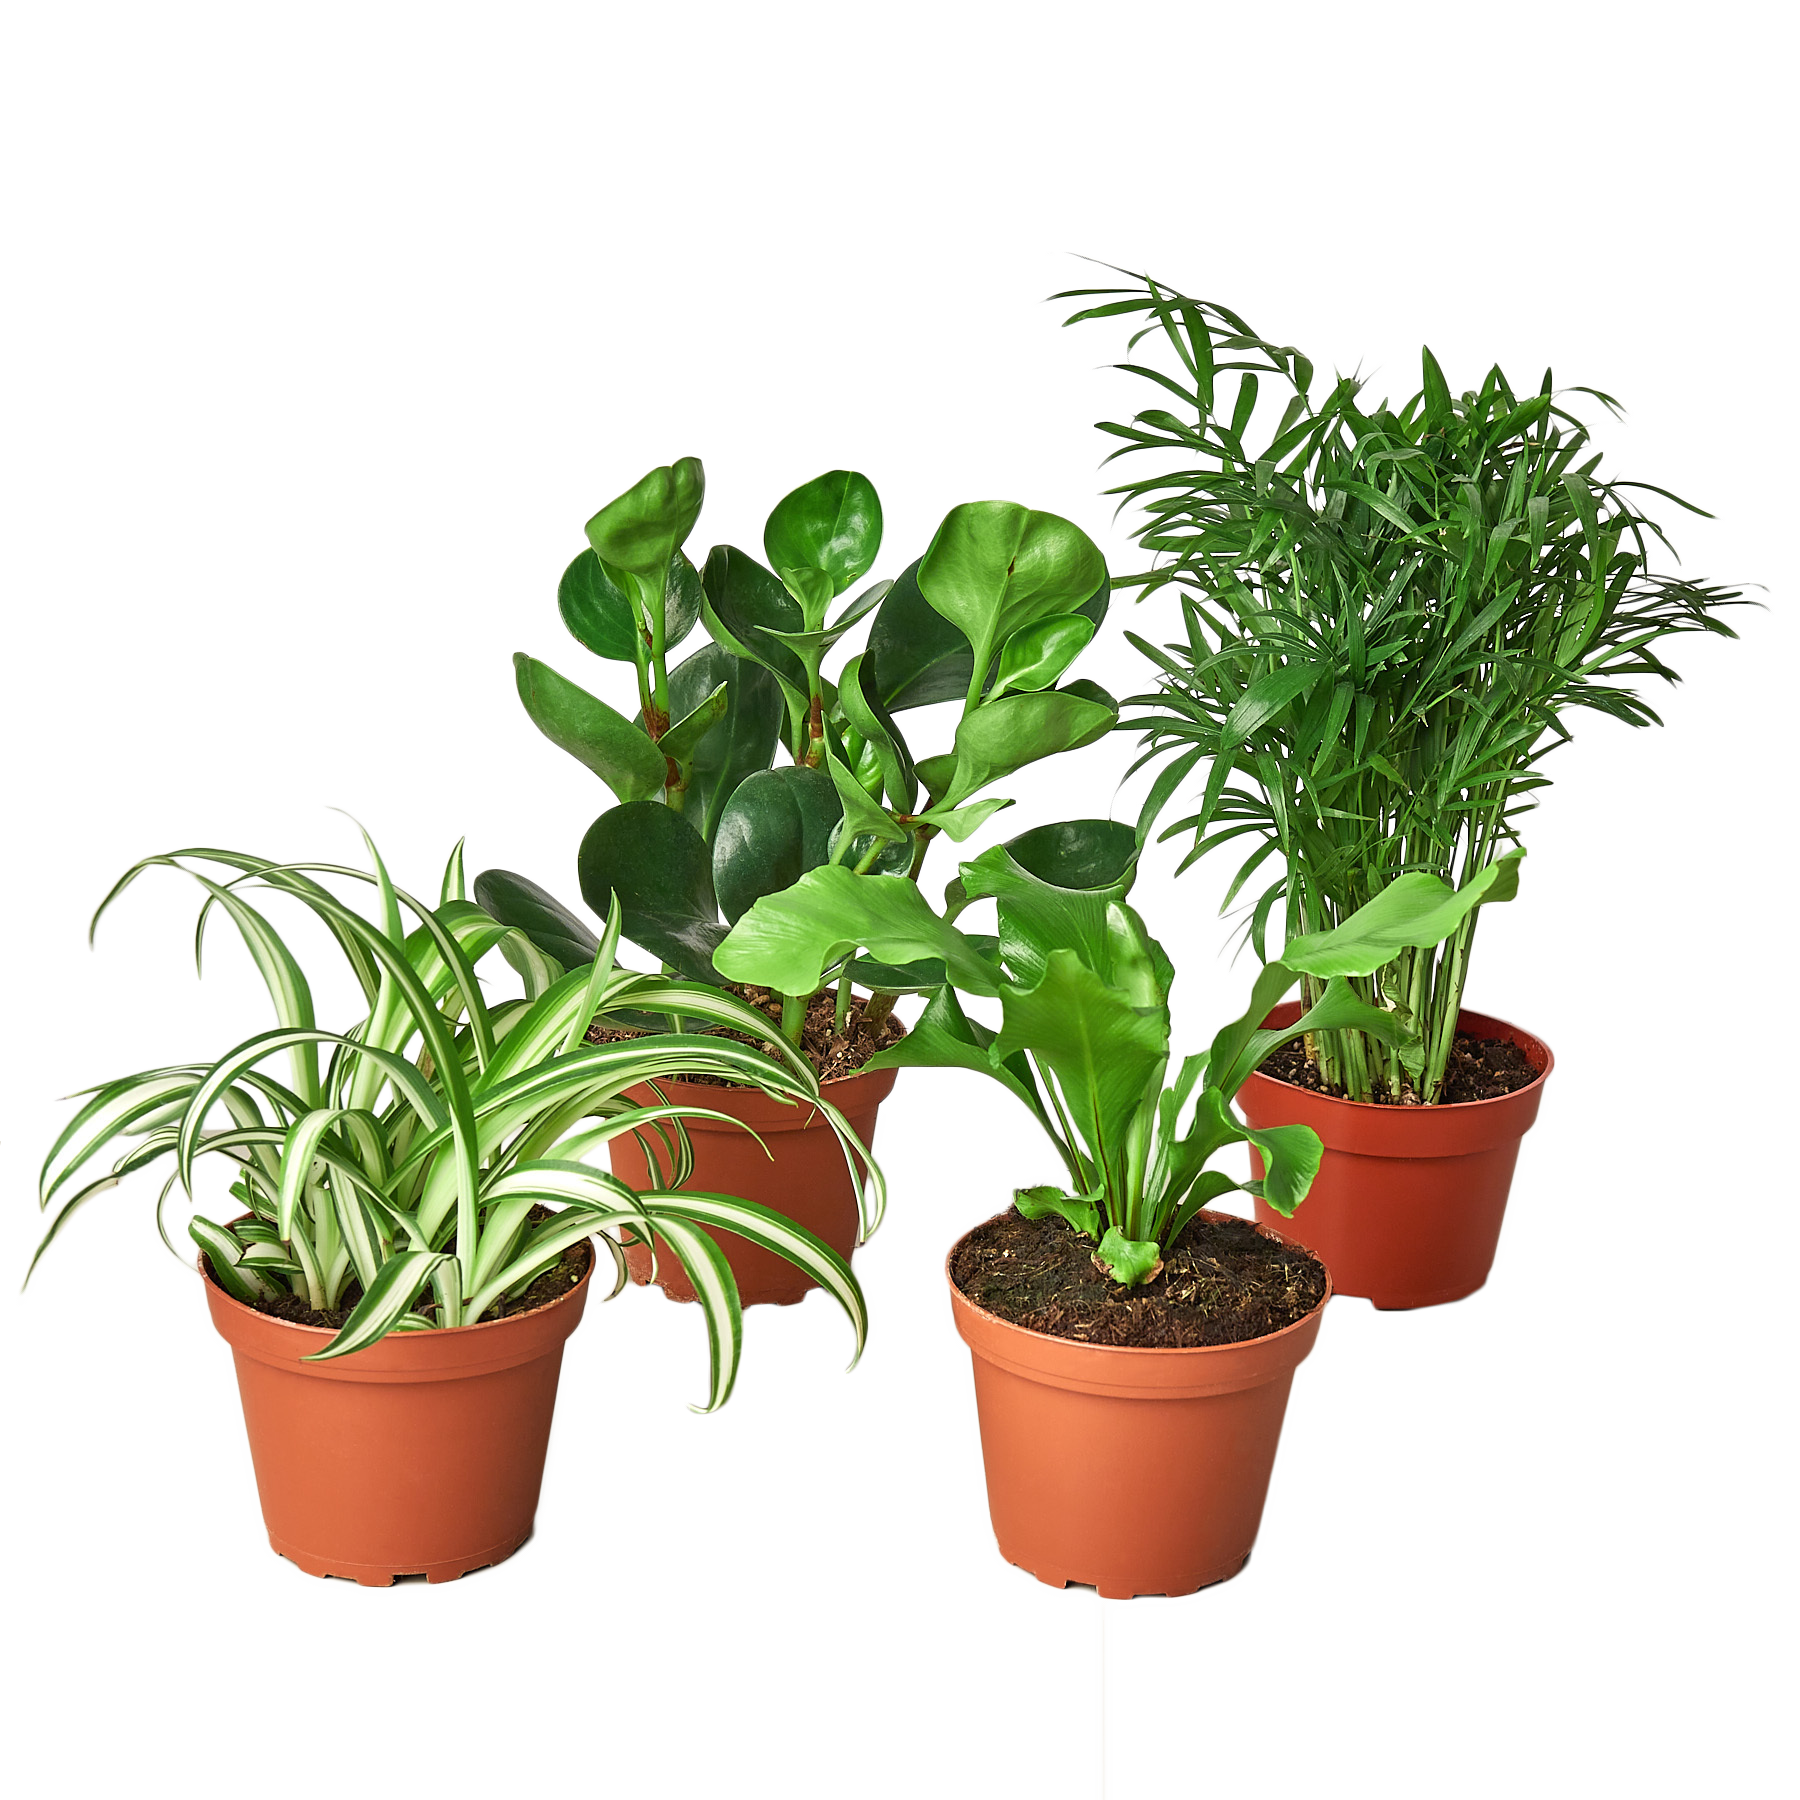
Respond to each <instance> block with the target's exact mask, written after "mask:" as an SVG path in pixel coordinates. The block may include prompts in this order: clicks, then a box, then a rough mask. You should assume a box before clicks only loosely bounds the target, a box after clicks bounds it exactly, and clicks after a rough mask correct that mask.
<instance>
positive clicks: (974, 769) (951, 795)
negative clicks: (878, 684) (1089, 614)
mask: <svg viewBox="0 0 1800 1800" xmlns="http://www.w3.org/2000/svg"><path fill="white" fill-rule="evenodd" d="M1118 718H1119V709H1118V706H1117V704H1116V703H1115V702H1114V700H1113V698H1112V696H1111V695H1110V694H1108V693H1107V692H1106V690H1105V689H1104V688H1101V687H1097V686H1096V685H1095V684H1094V683H1093V682H1091V681H1073V682H1071V683H1070V684H1069V685H1068V686H1067V687H1065V688H1052V689H1051V690H1050V691H1048V692H1047V693H1042V694H1008V695H1006V696H1005V697H1004V698H1002V699H999V700H989V701H986V702H985V703H983V704H982V705H980V706H978V707H976V708H975V709H974V710H973V711H971V712H967V713H965V714H964V715H963V718H962V722H961V723H960V724H959V725H958V726H957V728H956V748H955V751H954V753H953V754H954V758H955V760H954V762H953V763H952V764H951V765H950V767H949V770H948V779H949V786H948V788H947V789H946V790H944V791H943V792H942V793H940V794H938V795H937V796H936V799H937V800H938V801H940V802H941V803H942V804H944V805H948V806H957V805H960V804H961V803H962V802H963V801H964V800H967V799H968V798H969V797H970V796H971V795H972V794H977V793H979V792H980V791H981V790H982V789H983V788H984V787H986V786H988V785H989V783H991V782H995V781H1000V780H1003V779H1004V778H1005V777H1006V776H1008V775H1011V774H1012V773H1013V772H1014V771H1015V770H1018V769H1022V768H1024V767H1026V766H1027V764H1030V763H1034V762H1039V761H1041V760H1042V759H1043V758H1044V757H1046V756H1056V755H1058V754H1060V753H1061V752H1062V751H1064V750H1078V749H1080V748H1081V747H1082V745H1084V744H1091V743H1093V742H1095V741H1096V740H1097V739H1099V738H1102V737H1104V736H1105V735H1106V734H1107V733H1108V732H1109V731H1111V730H1112V728H1113V726H1114V725H1115V724H1117V723H1118ZM920 773H921V778H922V779H925V780H926V781H927V782H929V781H930V780H931V778H932V775H934V774H935V775H942V773H943V765H942V764H939V763H934V764H933V765H932V768H931V771H930V773H927V771H926V765H924V764H921V765H920Z"/></svg>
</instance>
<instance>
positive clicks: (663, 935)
mask: <svg viewBox="0 0 1800 1800" xmlns="http://www.w3.org/2000/svg"><path fill="white" fill-rule="evenodd" d="M578 866H579V868H580V872H581V897H582V899H584V900H585V901H586V902H587V903H588V906H589V907H590V908H591V909H592V910H593V911H594V912H595V913H597V914H599V915H600V916H602V917H604V916H605V914H606V912H607V910H608V908H609V906H610V905H611V898H612V896H613V895H614V894H617V895H618V897H619V911H620V914H621V916H622V918H623V920H624V930H625V935H626V937H628V938H630V940H631V941H632V942H633V943H634V944H636V945H638V947H639V948H640V949H643V950H647V951H649V953H650V954H651V955H652V956H654V957H657V958H659V959H660V960H661V961H663V962H665V963H668V964H669V965H670V966H671V967H672V968H676V969H679V970H680V971H681V972H682V973H683V974H684V975H692V976H695V977H697V978H698V979H700V980H702V981H717V980H718V979H719V976H718V972H717V971H716V970H715V969H714V968H713V965H712V953H713V949H714V947H715V946H716V945H717V944H718V943H719V941H720V940H721V939H722V938H723V937H724V936H725V927H724V926H723V925H722V924H721V923H720V922H719V907H718V902H717V901H716V900H715V899H714V897H713V883H712V857H711V855H710V854H709V852H708V851H707V848H706V844H705V842H704V840H703V839H702V838H701V836H700V834H699V832H697V831H696V830H695V829H694V828H693V826H692V825H690V824H689V823H688V822H687V820H686V819H685V818H683V817H682V815H681V814H680V813H678V812H672V811H671V810H670V809H669V808H668V807H666V806H664V805H662V804H661V803H660V802H657V801H653V800H641V801H637V802H634V803H633V804H632V805H630V806H615V807H614V808H613V809H612V811H610V812H604V813H602V814H601V815H600V817H599V818H597V819H596V820H595V821H594V822H593V824H592V825H590V826H589V827H588V832H587V836H586V837H584V838H583V839H582V840H581V853H580V857H579V865H578Z"/></svg>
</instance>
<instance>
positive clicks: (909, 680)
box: [868, 559, 1112, 712]
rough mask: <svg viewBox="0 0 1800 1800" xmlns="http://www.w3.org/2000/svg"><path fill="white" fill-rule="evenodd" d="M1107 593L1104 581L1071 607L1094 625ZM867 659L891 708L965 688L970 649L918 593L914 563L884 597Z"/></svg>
mask: <svg viewBox="0 0 1800 1800" xmlns="http://www.w3.org/2000/svg"><path fill="white" fill-rule="evenodd" d="M921 560H922V559H921ZM1111 595H1112V583H1111V582H1110V581H1109V580H1104V579H1103V580H1102V581H1101V582H1100V584H1099V585H1098V587H1097V588H1096V589H1095V590H1094V592H1093V593H1092V594H1091V595H1089V597H1088V598H1087V600H1086V601H1084V602H1083V603H1082V605H1080V606H1078V607H1077V608H1076V609H1075V610H1076V612H1077V613H1079V614H1080V615H1081V616H1082V617H1083V618H1088V619H1092V620H1093V621H1094V623H1095V625H1096V626H1098V625H1099V624H1100V623H1101V622H1102V621H1103V620H1104V619H1105V617H1106V609H1107V607H1108V605H1109V604H1110V603H1111ZM868 661H869V664H870V666H871V669H872V675H871V678H870V686H872V688H873V690H874V693H875V695H876V696H877V697H878V698H879V699H880V701H881V704H882V705H883V706H884V707H885V708H886V709H887V710H888V711H889V712H905V711H907V710H908V709H909V708H911V707H915V706H930V705H932V704H934V703H935V702H937V701H939V700H961V699H962V698H963V697H964V696H965V694H966V693H967V692H968V687H969V672H970V670H971V669H972V668H973V667H974V651H973V650H972V649H971V648H970V646H969V640H968V639H967V638H966V637H964V636H963V634H962V632H961V631H960V630H958V629H957V627H956V626H955V625H953V624H951V622H950V621H949V620H948V619H947V618H945V617H944V616H943V614H941V613H939V612H937V611H935V610H934V609H933V608H932V607H931V606H930V605H929V604H927V602H926V599H925V596H924V595H923V594H921V593H920V592H919V564H918V563H914V564H913V565H912V566H911V567H910V568H909V569H907V570H906V571H905V572H904V573H903V574H901V575H900V577H899V578H898V579H897V580H896V581H895V583H894V585H893V586H892V587H891V588H890V589H889V590H888V595H887V598H886V599H885V600H883V601H882V603H881V610H880V611H879V612H878V613H877V614H876V615H875V624H874V627H873V629H871V631H870V633H869V649H868ZM990 685H991V683H990Z"/></svg>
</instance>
